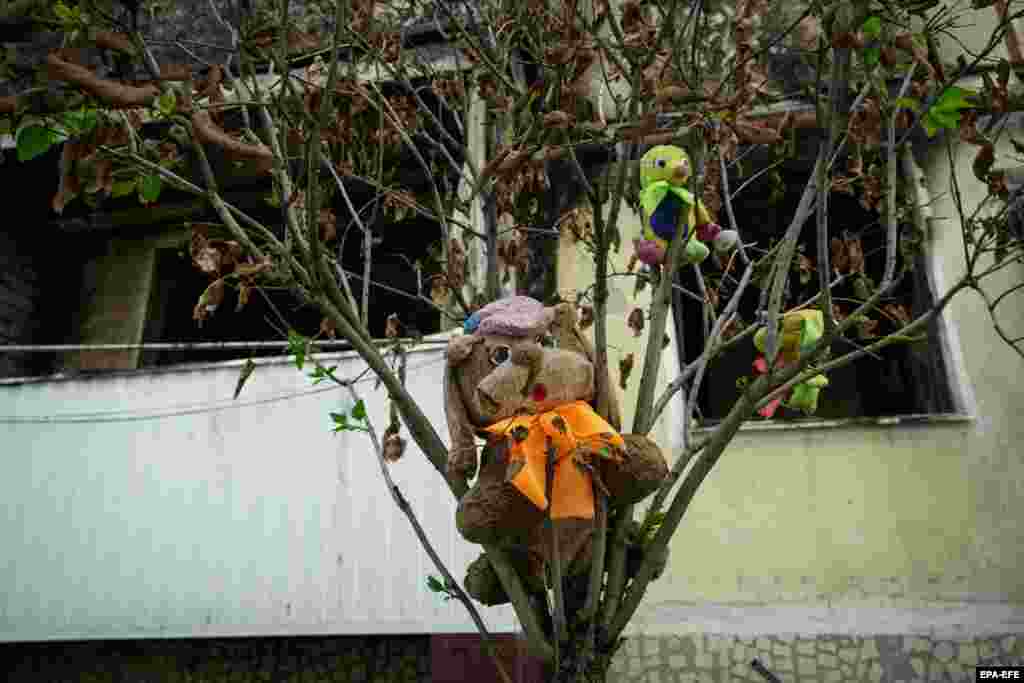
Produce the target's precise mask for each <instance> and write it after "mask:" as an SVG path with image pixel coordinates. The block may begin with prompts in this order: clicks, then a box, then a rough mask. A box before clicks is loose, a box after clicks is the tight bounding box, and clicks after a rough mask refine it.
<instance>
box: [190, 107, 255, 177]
mask: <svg viewBox="0 0 1024 683" xmlns="http://www.w3.org/2000/svg"><path fill="white" fill-rule="evenodd" d="M192 127H193V128H194V129H195V132H196V137H197V138H199V141H200V142H205V143H207V144H211V145H216V146H217V147H220V148H221V149H223V150H224V153H225V154H226V155H227V156H228V157H230V158H232V159H238V160H250V161H255V162H256V163H257V166H258V168H259V169H260V171H262V172H264V173H269V172H270V170H271V169H272V168H273V165H274V154H273V152H271V151H270V148H269V147H267V146H266V145H263V144H260V145H253V144H249V143H247V142H242V141H241V140H239V139H237V138H233V137H231V136H230V135H228V134H227V133H226V132H225V131H224V130H223V129H222V128H221V127H220V126H218V125H217V124H216V123H214V122H213V119H211V118H210V113H209V112H208V111H205V110H203V111H196V112H194V113H193V114H192Z"/></svg>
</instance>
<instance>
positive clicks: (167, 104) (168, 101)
mask: <svg viewBox="0 0 1024 683" xmlns="http://www.w3.org/2000/svg"><path fill="white" fill-rule="evenodd" d="M177 101H178V98H177V97H176V96H175V94H174V91H173V90H167V91H165V92H164V93H163V94H162V95H160V97H158V98H157V100H156V108H157V110H159V112H160V113H161V114H163V115H164V116H170V115H171V114H173V113H174V110H175V109H176V107H177Z"/></svg>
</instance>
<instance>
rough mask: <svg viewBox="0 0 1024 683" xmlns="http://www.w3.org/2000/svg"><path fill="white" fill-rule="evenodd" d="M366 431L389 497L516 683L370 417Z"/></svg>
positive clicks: (487, 647) (500, 667)
mask: <svg viewBox="0 0 1024 683" xmlns="http://www.w3.org/2000/svg"><path fill="white" fill-rule="evenodd" d="M345 387H346V388H347V389H348V393H349V395H350V396H351V397H352V400H353V401H357V402H358V401H360V400H361V399H360V398H359V394H358V393H357V392H356V390H355V389H353V388H352V385H351V384H347V385H345ZM366 431H367V434H369V436H370V441H371V442H372V443H373V450H374V451H376V453H377V462H378V464H379V465H380V472H381V476H383V477H384V482H385V484H387V487H388V493H389V494H391V498H392V500H394V501H395V505H397V506H398V509H399V510H401V511H402V513H403V514H404V515H405V516H406V518H407V519H408V520H409V524H411V525H412V529H413V531H414V532H415V534H416V538H418V539H419V541H420V545H422V546H423V549H424V550H425V551H426V552H427V555H428V556H429V557H430V561H431V562H433V563H434V566H435V567H436V568H437V571H439V572H441V576H443V577H444V585H445V587H447V588H448V589H449V590H451V591H452V592H453V593H455V597H456V599H458V601H459V602H461V603H462V606H463V607H465V608H466V611H467V612H469V616H470V618H471V619H472V620H473V623H474V624H475V625H476V628H477V630H478V631H479V632H480V635H481V636H482V640H483V644H484V649H485V650H487V654H488V655H489V656H490V657H491V659H492V660H493V661H494V665H495V667H497V669H498V674H499V675H500V676H501V680H502V681H504V682H505V683H512V679H511V678H509V675H508V673H507V672H506V671H505V665H504V664H503V663H502V662H501V659H499V658H498V653H497V651H496V650H495V649H494V643H493V642H492V640H491V634H490V631H488V630H487V625H486V624H485V623H484V620H483V619H482V618H481V617H480V612H478V611H477V609H476V606H475V605H474V604H473V601H472V599H471V598H470V597H469V596H468V595H467V594H466V592H465V591H464V590H463V589H462V586H460V585H459V582H458V581H456V580H455V577H453V576H452V574H451V572H450V571H448V567H446V566H445V564H444V562H443V561H442V560H441V556H440V555H438V554H437V551H436V550H435V549H434V546H433V544H432V543H431V542H430V539H429V538H428V537H427V534H426V532H425V531H424V530H423V525H422V524H420V521H419V519H418V518H417V517H416V513H415V512H413V509H412V506H411V505H409V501H408V500H406V498H405V496H404V495H402V491H401V490H400V489H399V488H398V485H397V484H395V481H394V479H392V478H391V472H390V471H389V470H388V464H387V461H386V460H385V459H384V448H383V446H382V445H381V442H380V439H379V438H378V437H377V430H376V429H374V427H373V422H372V421H371V420H370V417H369V415H367V417H366Z"/></svg>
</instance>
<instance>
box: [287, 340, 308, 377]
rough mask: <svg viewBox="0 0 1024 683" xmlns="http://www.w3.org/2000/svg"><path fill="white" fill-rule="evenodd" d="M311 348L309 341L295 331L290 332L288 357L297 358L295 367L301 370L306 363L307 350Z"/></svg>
mask: <svg viewBox="0 0 1024 683" xmlns="http://www.w3.org/2000/svg"><path fill="white" fill-rule="evenodd" d="M308 348H309V339H307V338H306V337H303V336H302V335H301V334H299V333H298V332H296V331H295V330H288V355H289V356H295V367H296V368H298V369H299V370H301V369H302V366H303V365H304V364H305V363H306V350H307V349H308Z"/></svg>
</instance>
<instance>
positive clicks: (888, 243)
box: [819, 62, 917, 289]
mask: <svg viewBox="0 0 1024 683" xmlns="http://www.w3.org/2000/svg"><path fill="white" fill-rule="evenodd" d="M916 68H917V62H914V63H913V64H911V65H910V69H909V70H907V75H906V76H905V77H904V79H903V84H902V85H901V86H900V94H899V96H898V97H899V98H902V97H903V96H904V95H906V94H907V88H909V87H910V80H911V78H913V76H914V70H915V69H916ZM898 112H899V109H898V108H897V107H895V106H894V107H893V109H892V117H891V118H890V121H889V151H888V158H887V159H886V176H887V177H886V180H887V182H888V185H889V187H888V191H887V194H886V198H885V208H886V211H885V214H886V215H885V219H886V226H885V227H886V236H885V273H884V275H882V284H881V285H880V286H881V288H882V289H888V288H889V284H890V283H891V282H892V277H893V274H894V273H895V272H896V242H897V239H898V235H897V228H898V226H897V224H896V163H897V161H898V159H897V155H896V114H897V113H898ZM819 258H820V255H819Z"/></svg>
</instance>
